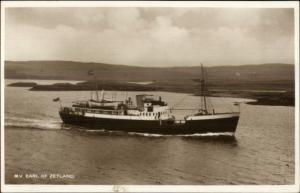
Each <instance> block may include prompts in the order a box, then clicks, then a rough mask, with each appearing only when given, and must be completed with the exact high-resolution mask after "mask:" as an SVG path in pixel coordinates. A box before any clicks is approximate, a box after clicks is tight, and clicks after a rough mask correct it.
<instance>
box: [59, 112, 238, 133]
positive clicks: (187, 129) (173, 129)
mask: <svg viewBox="0 0 300 193" xmlns="http://www.w3.org/2000/svg"><path fill="white" fill-rule="evenodd" d="M60 117H61V119H62V120H63V122H64V123H65V124H70V125H78V126H81V127H83V128H86V129H93V130H95V129H96V130H97V129H99V130H108V131H125V132H136V133H149V134H164V135H187V134H198V133H224V132H230V133H234V132H235V130H236V127H237V124H238V120H239V116H238V115H233V116H223V117H222V116H221V117H218V118H217V119H213V118H208V119H205V118H202V119H195V120H187V121H185V122H181V123H178V122H176V123H174V121H172V120H128V119H110V118H100V117H88V116H84V115H80V114H70V113H65V112H63V111H61V112H60Z"/></svg>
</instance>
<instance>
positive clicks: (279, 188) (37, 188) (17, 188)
mask: <svg viewBox="0 0 300 193" xmlns="http://www.w3.org/2000/svg"><path fill="white" fill-rule="evenodd" d="M10 7H199V8H200V7H202V8H204V7H217V8H294V40H295V44H294V55H295V63H294V65H295V66H294V69H295V132H294V133H295V138H294V140H295V150H294V155H295V179H294V180H295V181H294V182H295V184H294V185H7V184H5V137H4V125H5V124H4V121H5V114H4V105H5V100H4V94H5V93H4V87H5V85H4V61H5V58H4V56H5V50H4V48H5V9H6V8H10ZM1 56H2V57H1V191H2V192H299V191H300V190H299V2H298V1H265V2H263V1H255V2H254V1H253V2H250V1H247V2H241V1H237V2H232V1H228V2H220V1H218V2H208V1H187V2H183V1H101V2H100V1H49V2H46V1H18V2H17V1H2V2H1Z"/></svg>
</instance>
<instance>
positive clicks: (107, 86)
mask: <svg viewBox="0 0 300 193" xmlns="http://www.w3.org/2000/svg"><path fill="white" fill-rule="evenodd" d="M6 86H8V87H28V88H29V91H91V90H96V88H95V82H88V81H85V82H79V83H75V84H72V83H55V84H49V85H41V84H37V83H36V82H14V83H11V84H8V85H6ZM97 86H98V90H107V91H111V90H114V91H165V92H174V93H186V94H193V95H195V96H200V94H199V93H198V92H199V89H198V87H199V85H197V84H191V85H190V84H179V83H171V84H164V83H161V82H155V83H152V84H147V85H143V84H136V83H128V82H116V81H101V82H98V83H97ZM220 86H223V87H222V90H220V89H218V88H219V87H220ZM231 87H232V86H231ZM231 87H228V86H227V87H226V85H225V86H224V85H217V87H215V88H214V89H211V90H210V92H209V94H208V96H212V97H234V98H247V99H253V100H255V101H249V102H246V104H249V105H270V106H295V93H294V91H292V90H288V89H287V90H268V89H269V88H266V87H265V88H264V89H261V90H260V89H253V88H251V89H247V88H246V87H244V88H243V89H238V90H234V89H232V88H231Z"/></svg>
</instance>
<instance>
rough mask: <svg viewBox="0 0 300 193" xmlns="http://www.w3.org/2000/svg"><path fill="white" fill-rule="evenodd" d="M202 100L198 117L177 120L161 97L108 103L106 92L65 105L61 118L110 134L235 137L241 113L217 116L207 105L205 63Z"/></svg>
mask: <svg viewBox="0 0 300 193" xmlns="http://www.w3.org/2000/svg"><path fill="white" fill-rule="evenodd" d="M201 72H202V73H201V74H202V75H201V78H200V79H199V82H200V91H201V92H200V98H201V107H200V108H199V109H197V112H196V113H194V114H189V115H186V116H185V117H184V119H182V120H177V119H176V117H175V116H174V114H172V110H174V109H172V108H170V107H169V106H168V104H167V103H166V102H165V101H163V100H162V97H161V96H155V95H149V94H139V95H136V96H135V102H134V101H133V99H132V98H131V97H128V98H126V99H125V100H124V101H121V100H107V99H105V98H104V91H102V92H101V95H100V98H99V96H98V91H96V92H97V98H96V99H92V98H91V99H90V100H86V101H76V102H73V104H72V105H71V106H69V107H67V106H61V107H60V110H59V115H60V118H61V119H62V121H63V123H64V124H69V125H77V126H80V127H82V128H86V129H92V130H95V129H96V130H106V131H124V132H134V133H147V134H162V135H190V134H203V133H231V134H234V133H235V131H236V128H237V125H238V121H239V117H240V112H239V111H238V112H222V113H219V112H218V113H216V112H215V110H214V109H212V110H209V108H208V105H207V98H208V89H207V84H206V78H205V75H204V74H205V73H204V68H203V65H202V64H201Z"/></svg>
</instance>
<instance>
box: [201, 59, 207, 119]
mask: <svg viewBox="0 0 300 193" xmlns="http://www.w3.org/2000/svg"><path fill="white" fill-rule="evenodd" d="M200 87H201V97H202V105H203V108H202V105H201V110H202V112H205V113H206V114H207V113H208V112H207V103H206V94H207V89H206V84H205V77H204V68H203V64H201V79H200Z"/></svg>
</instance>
